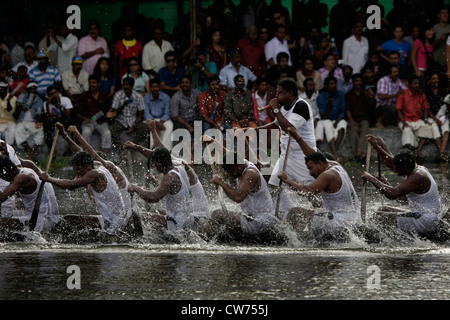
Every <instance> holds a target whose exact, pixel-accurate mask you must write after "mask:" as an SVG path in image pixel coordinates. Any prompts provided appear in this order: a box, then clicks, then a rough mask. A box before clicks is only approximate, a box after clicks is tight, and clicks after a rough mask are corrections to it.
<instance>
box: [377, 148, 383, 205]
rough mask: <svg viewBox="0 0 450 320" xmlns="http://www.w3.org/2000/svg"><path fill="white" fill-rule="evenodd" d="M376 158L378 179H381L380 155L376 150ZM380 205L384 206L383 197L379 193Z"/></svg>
mask: <svg viewBox="0 0 450 320" xmlns="http://www.w3.org/2000/svg"><path fill="white" fill-rule="evenodd" d="M377 160H378V179H381V157H380V154H379V153H378V152H377ZM381 205H382V206H384V197H383V195H381Z"/></svg>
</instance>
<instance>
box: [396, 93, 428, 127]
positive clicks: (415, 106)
mask: <svg viewBox="0 0 450 320" xmlns="http://www.w3.org/2000/svg"><path fill="white" fill-rule="evenodd" d="M395 109H397V110H401V112H402V114H403V117H404V118H405V121H409V122H417V121H419V120H420V119H422V118H423V111H424V110H425V109H430V107H429V106H428V102H427V98H426V96H425V93H423V92H421V93H416V94H414V93H413V92H412V91H411V90H410V89H408V90H406V92H405V93H404V94H402V95H400V96H399V97H398V98H397V102H396V104H395Z"/></svg>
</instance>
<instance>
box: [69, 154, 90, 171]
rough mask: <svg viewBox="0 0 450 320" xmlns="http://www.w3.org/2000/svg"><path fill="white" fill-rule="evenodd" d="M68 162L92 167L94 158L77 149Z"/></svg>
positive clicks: (73, 164) (78, 165)
mask: <svg viewBox="0 0 450 320" xmlns="http://www.w3.org/2000/svg"><path fill="white" fill-rule="evenodd" d="M70 164H71V165H72V166H73V167H75V166H77V167H90V168H94V159H93V158H92V156H91V155H90V154H89V153H87V152H86V151H78V152H77V153H75V154H74V155H73V157H72V160H71V161H70Z"/></svg>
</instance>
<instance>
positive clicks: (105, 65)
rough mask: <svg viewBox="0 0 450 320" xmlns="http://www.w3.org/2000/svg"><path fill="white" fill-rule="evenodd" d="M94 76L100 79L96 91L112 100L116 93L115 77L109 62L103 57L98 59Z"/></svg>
mask: <svg viewBox="0 0 450 320" xmlns="http://www.w3.org/2000/svg"><path fill="white" fill-rule="evenodd" d="M94 76H95V77H96V78H97V79H100V87H99V88H98V89H99V90H100V91H101V92H103V93H106V94H107V95H108V97H109V98H111V99H112V97H113V96H114V94H115V93H116V86H117V75H116V74H115V73H114V69H113V67H112V64H111V60H110V59H108V58H105V57H102V58H100V59H98V61H97V64H96V65H95V67H94Z"/></svg>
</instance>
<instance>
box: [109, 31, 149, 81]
mask: <svg viewBox="0 0 450 320" xmlns="http://www.w3.org/2000/svg"><path fill="white" fill-rule="evenodd" d="M142 50H143V46H142V43H141V42H140V41H137V40H136V38H135V37H134V29H133V27H132V26H131V25H126V26H125V28H124V32H123V39H122V40H119V41H117V43H116V50H115V64H114V66H115V68H116V73H117V74H118V75H119V79H122V76H123V75H124V74H125V73H126V72H127V70H128V63H127V62H128V58H131V57H136V58H138V59H139V60H141V59H142Z"/></svg>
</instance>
